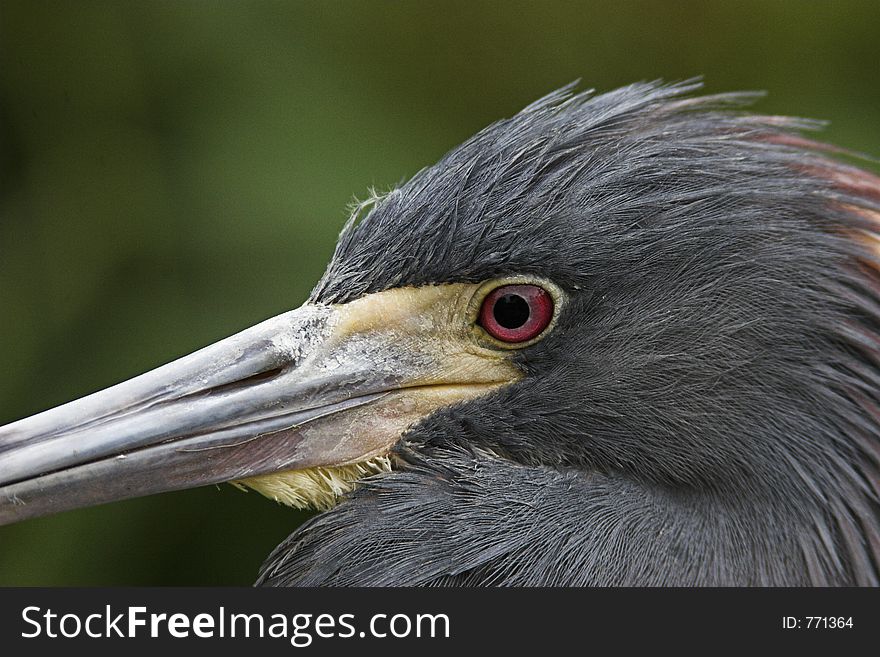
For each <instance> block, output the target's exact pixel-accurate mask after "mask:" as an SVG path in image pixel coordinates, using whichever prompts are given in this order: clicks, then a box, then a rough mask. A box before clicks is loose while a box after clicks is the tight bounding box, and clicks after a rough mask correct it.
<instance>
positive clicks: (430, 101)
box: [0, 0, 880, 585]
mask: <svg viewBox="0 0 880 657" xmlns="http://www.w3.org/2000/svg"><path fill="white" fill-rule="evenodd" d="M878 34H880V3H878V2H877V1H876V0H866V1H864V2H834V3H831V2H815V3H813V2H809V3H808V2H795V1H791V2H766V1H763V0H754V1H751V2H711V3H707V2H677V3H670V2H659V1H658V2H648V1H643V2H621V1H620V0H617V1H614V2H586V3H567V2H540V3H520V2H509V1H505V2H474V0H470V1H464V2H438V3H427V2H409V3H403V2H395V3H392V2H268V1H261V2H235V3H233V2H225V3H220V2H171V1H167V2H121V1H117V2H34V1H32V0H29V1H23V2H10V1H8V0H2V1H0V183H2V186H0V373H2V376H0V424H3V423H5V422H7V421H12V420H15V419H18V418H20V417H23V416H26V415H29V414H32V413H35V412H37V411H40V410H43V409H45V408H48V407H50V406H54V405H56V404H59V403H62V402H64V401H68V400H70V399H73V398H75V397H79V396H82V395H84V394H86V393H89V392H92V391H94V390H97V389H99V388H103V387H105V386H107V385H110V384H113V383H115V382H118V381H120V380H122V379H125V378H128V377H130V376H133V375H135V374H139V373H141V372H142V371H145V370H147V369H149V368H151V367H154V366H156V365H159V364H161V363H163V362H166V361H168V360H171V359H172V358H174V357H177V356H180V355H183V354H185V353H188V352H190V351H193V350H194V349H196V348H198V347H201V346H203V345H205V344H208V343H210V342H212V341H214V340H216V339H219V338H222V337H225V336H226V335H229V334H231V333H233V332H235V331H237V330H239V329H242V328H244V327H246V326H248V325H250V324H253V323H255V322H256V321H258V320H261V319H264V318H267V317H269V316H272V315H275V314H277V313H279V312H282V311H284V310H287V309H289V308H292V307H294V306H297V305H299V304H300V303H301V302H302V301H303V300H304V298H305V297H306V295H307V294H308V291H309V290H310V288H311V286H312V285H313V283H314V282H315V281H316V279H317V278H318V277H319V276H320V274H321V272H322V270H323V266H324V264H325V262H326V261H327V259H328V258H329V257H330V254H331V253H332V249H333V244H334V240H335V237H336V235H337V234H338V231H339V229H340V227H341V225H342V223H343V221H344V220H345V218H346V216H347V212H346V209H345V208H346V205H347V204H348V203H349V202H350V201H352V198H353V196H354V195H358V196H361V197H363V196H365V195H366V192H367V189H368V187H370V186H375V187H377V188H379V189H387V188H388V187H390V186H391V185H393V184H395V183H397V182H399V181H401V180H403V179H405V178H407V177H409V176H411V175H412V174H413V173H415V172H416V171H418V170H419V169H420V168H422V167H424V166H427V165H429V164H431V163H432V162H433V161H435V160H436V159H437V158H438V157H439V156H441V155H442V154H443V153H444V152H445V151H446V150H448V149H449V148H451V147H453V146H454V145H455V144H457V143H458V142H459V141H461V140H463V139H464V138H466V137H468V136H469V135H470V134H472V133H473V132H475V131H476V130H478V129H479V128H481V127H483V126H485V125H486V124H488V123H489V122H491V121H493V120H495V119H498V118H501V117H504V116H509V115H510V114H512V113H514V112H516V111H517V110H518V109H519V108H521V107H522V106H524V105H526V104H527V103H529V102H531V101H532V100H534V99H535V98H537V97H538V96H540V95H542V94H544V93H546V92H548V91H550V90H552V89H554V88H556V87H559V86H561V85H563V84H565V83H567V82H570V81H571V80H573V79H576V78H581V79H582V80H583V85H582V86H583V87H596V88H598V89H600V90H604V89H608V88H611V87H614V86H618V85H621V84H626V83H629V82H632V81H636V80H643V79H654V78H658V77H662V78H665V79H670V80H673V79H681V78H687V77H691V76H694V75H704V76H705V79H706V86H707V89H708V90H709V91H723V90H735V89H765V90H767V91H768V92H769V93H770V95H769V97H768V98H767V99H766V100H764V101H762V102H761V103H760V105H759V109H760V110H761V111H764V112H770V113H783V114H798V115H801V116H809V117H815V118H822V119H828V120H829V121H831V125H830V127H829V128H828V129H827V130H826V132H825V134H824V136H823V138H824V139H826V140H828V141H832V142H834V143H837V144H839V145H842V146H846V147H849V148H852V149H856V150H860V151H864V152H868V153H873V154H874V155H880V130H878V125H880V84H878V77H877V71H878V67H880V39H878ZM304 517H305V515H304V514H302V513H300V512H296V511H291V510H289V509H287V508H283V507H279V506H277V505H275V504H274V503H272V502H269V501H267V500H265V499H263V498H262V497H260V496H258V495H257V494H256V493H249V494H243V493H241V492H238V491H236V490H234V489H233V488H232V487H230V486H222V487H220V488H206V489H201V490H195V491H189V492H185V493H174V494H166V495H162V496H158V497H155V498H151V499H145V500H134V501H130V502H123V503H118V504H113V505H109V506H105V507H102V508H97V509H87V510H82V511H77V512H71V513H67V514H63V515H61V516H58V517H54V518H46V519H40V520H32V521H28V522H25V523H22V524H20V525H17V526H13V527H4V528H0V585H13V584H25V585H30V584H85V585H92V584H247V583H249V582H251V581H253V579H254V577H255V575H256V571H257V567H258V565H259V564H260V562H261V560H262V558H263V557H264V556H266V555H267V554H268V552H269V551H270V549H271V548H272V547H273V546H274V545H275V544H277V543H278V542H279V541H280V540H281V539H282V538H283V537H284V536H286V535H287V534H288V533H289V532H290V531H291V530H292V529H293V528H294V527H295V526H296V525H297V524H298V523H299V522H301V521H302V520H303V518H304Z"/></svg>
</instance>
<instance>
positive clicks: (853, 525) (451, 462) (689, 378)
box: [0, 80, 880, 586]
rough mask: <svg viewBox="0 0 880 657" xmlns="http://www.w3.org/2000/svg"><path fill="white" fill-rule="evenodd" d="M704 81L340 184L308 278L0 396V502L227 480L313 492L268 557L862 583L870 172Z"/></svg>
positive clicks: (875, 535) (515, 577)
mask: <svg viewBox="0 0 880 657" xmlns="http://www.w3.org/2000/svg"><path fill="white" fill-rule="evenodd" d="M700 85H701V83H700V82H699V81H698V80H696V81H695V80H691V81H685V82H677V83H666V82H662V81H655V82H642V83H636V84H632V85H629V86H625V87H622V88H618V89H616V90H612V91H608V92H604V93H596V92H595V91H578V90H577V89H576V87H575V86H574V85H569V86H567V87H564V88H562V89H560V90H558V91H555V92H553V93H551V94H549V95H547V96H545V97H543V98H541V99H540V100H538V101H536V102H534V103H532V104H531V105H529V106H527V107H526V108H525V109H523V110H522V111H521V112H519V113H517V114H515V115H513V116H512V117H511V118H508V119H505V120H501V121H499V122H497V123H494V124H492V125H490V126H489V127H487V128H485V129H484V130H482V131H481V132H479V133H478V134H476V135H475V136H474V137H472V138H470V139H469V140H467V141H466V142H464V143H463V144H462V145H460V146H458V147H457V148H455V149H453V150H451V151H450V152H449V153H447V154H446V155H445V156H444V157H443V158H442V159H440V161H439V162H438V163H437V164H436V165H434V166H431V167H428V168H425V169H423V170H422V171H420V172H419V173H417V174H416V175H415V176H413V177H412V178H411V179H410V180H408V181H406V182H405V183H403V184H401V185H399V186H398V187H396V188H394V189H392V190H391V191H389V192H387V193H384V194H374V195H372V196H371V197H370V198H369V199H367V200H366V201H364V202H362V203H359V204H357V206H356V207H355V208H354V211H353V212H352V214H351V218H350V219H349V221H348V222H347V223H346V224H345V226H344V228H343V230H342V232H341V234H340V236H339V240H338V243H337V245H336V248H335V252H334V253H333V256H332V258H331V260H330V262H329V264H328V266H327V269H326V271H325V273H324V275H323V277H322V278H321V279H320V280H319V281H318V283H317V285H316V286H315V287H314V290H313V292H312V293H311V295H310V297H309V299H308V300H307V301H306V303H304V304H303V305H302V306H300V307H299V308H297V309H295V310H292V311H289V312H286V313H284V314H281V315H279V316H277V317H274V318H271V319H268V320H266V321H263V322H262V323H259V324H257V325H255V326H253V327H251V328H249V329H246V330H244V331H242V332H240V333H238V334H236V335H233V336H232V337H229V338H226V339H224V340H221V341H220V342H217V343H215V344H213V345H211V346H209V347H206V348H204V349H202V350H200V351H197V352H195V353H193V354H191V355H189V356H185V357H183V358H181V359H179V360H176V361H173V362H171V363H170V364H168V365H165V366H162V367H159V368H158V369H155V370H153V371H151V372H148V373H146V374H143V375H141V376H138V377H135V378H133V379H131V380H129V381H126V382H123V383H120V384H118V385H116V386H113V387H111V388H108V389H106V390H104V391H100V392H97V393H94V394H92V395H89V396H87V397H84V398H82V399H80V400H77V401H73V402H71V403H68V404H65V405H62V406H59V407H57V408H54V409H51V410H47V411H45V412H42V413H39V414H37V415H34V416H32V417H28V418H25V419H22V420H19V421H17V422H13V423H11V424H8V425H7V426H5V427H3V428H0V523H4V524H5V523H12V522H18V521H21V520H24V519H27V518H33V517H37V516H41V515H45V514H50V513H58V512H61V511H64V510H67V509H73V508H77V507H82V506H86V505H95V504H103V503H107V502H111V501H114V500H120V499H124V498H130V497H135V496H141V495H148V494H153V493H158V492H163V491H171V490H180V489H185V488H190V487H194V486H202V485H208V484H217V483H221V482H230V483H233V484H235V485H236V486H239V487H241V488H245V489H252V490H256V491H258V492H260V493H262V494H264V495H266V496H267V497H269V498H271V499H274V500H276V501H278V502H280V503H282V504H285V505H289V506H293V507H311V508H315V509H317V510H319V511H320V513H318V514H317V515H315V516H313V517H312V518H311V519H310V520H309V521H307V522H306V523H305V524H303V525H302V526H300V527H298V528H296V529H295V530H294V531H293V533H292V534H291V535H290V536H289V538H287V539H286V540H285V541H284V542H283V543H282V544H281V545H279V546H278V547H277V548H276V549H275V550H274V551H273V552H272V554H271V555H270V556H269V557H268V558H267V560H266V561H265V563H264V564H263V565H262V567H261V568H260V570H259V576H258V579H257V583H258V584H261V585H282V586H287V585H302V586H317V585H394V586H410V585H413V586H415V585H513V586H515V585H526V586H553V585H566V586H593V585H597V586H668V585H675V586H700V585H714V586H717V585H725V586H726V585H731V586H751V585H756V586H765V585H766V586H780V585H781V586H789V585H819V586H828V585H862V586H864V585H877V584H878V578H880V178H878V177H877V176H875V175H874V174H872V173H870V172H868V171H867V170H866V169H865V168H864V167H863V166H862V165H861V164H858V163H853V161H852V160H851V159H848V156H847V154H846V153H845V152H843V151H842V150H841V149H837V148H835V147H832V146H828V145H825V144H823V143H821V142H819V141H816V140H815V139H813V138H812V137H811V136H809V131H811V130H814V129H815V128H817V127H818V126H819V124H817V123H816V122H813V121H809V120H805V119H796V118H788V117H780V116H766V115H760V114H756V113H754V112H753V111H752V110H751V109H750V107H749V106H750V104H751V103H752V102H753V101H754V100H755V99H756V97H757V96H758V95H759V94H755V93H751V92H748V93H746V92H736V93H721V94H711V95H707V94H705V93H703V92H700V91H699V87H700ZM255 570H257V568H256V565H255Z"/></svg>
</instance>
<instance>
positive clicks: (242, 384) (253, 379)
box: [169, 365, 285, 401]
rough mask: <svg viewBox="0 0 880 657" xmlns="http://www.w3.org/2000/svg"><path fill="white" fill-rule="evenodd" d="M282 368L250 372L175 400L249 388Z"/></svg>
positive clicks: (211, 395)
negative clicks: (236, 379)
mask: <svg viewBox="0 0 880 657" xmlns="http://www.w3.org/2000/svg"><path fill="white" fill-rule="evenodd" d="M284 369H285V368H284V366H283V365H281V366H278V367H273V368H272V369H269V370H265V371H264V372H257V373H256V374H252V375H251V376H247V377H245V378H243V379H239V380H238V381H230V382H229V383H222V384H220V385H217V386H214V387H212V388H206V389H204V390H197V391H196V392H191V393H189V394H188V395H183V396H182V397H178V398H177V400H178V401H179V400H180V399H191V398H195V397H213V396H215V395H221V394H224V393H227V392H234V391H235V390H243V389H244V388H249V387H250V386H253V385H257V384H259V383H264V382H266V381H271V380H272V379H274V378H276V377H277V376H279V375H280V374H281V373H282V372H284ZM169 401H171V400H169Z"/></svg>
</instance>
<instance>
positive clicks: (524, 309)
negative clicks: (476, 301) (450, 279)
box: [479, 285, 553, 343]
mask: <svg viewBox="0 0 880 657" xmlns="http://www.w3.org/2000/svg"><path fill="white" fill-rule="evenodd" d="M551 319H553V297H551V296H550V294H549V293H548V292H547V291H546V290H545V289H543V288H541V287H538V286H537V285H502V286H501V287H499V288H496V289H494V290H492V291H491V292H490V293H489V295H488V296H487V297H486V298H485V299H483V305H482V307H481V308H480V319H479V324H480V326H482V327H483V328H484V329H486V332H487V333H488V334H489V335H491V336H492V337H493V338H495V339H497V340H501V341H502V342H511V343H513V342H528V341H529V340H531V339H533V338H536V337H537V336H538V335H540V334H541V331H543V330H544V329H545V328H547V325H548V324H549V323H550V320H551Z"/></svg>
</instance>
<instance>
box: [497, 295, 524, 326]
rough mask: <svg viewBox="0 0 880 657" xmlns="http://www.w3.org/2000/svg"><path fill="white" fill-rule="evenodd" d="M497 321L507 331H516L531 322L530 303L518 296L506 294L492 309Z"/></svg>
mask: <svg viewBox="0 0 880 657" xmlns="http://www.w3.org/2000/svg"><path fill="white" fill-rule="evenodd" d="M492 314H493V315H494V316H495V321H496V322H498V323H499V324H500V325H501V326H503V327H504V328H506V329H516V328H519V327H521V326H522V325H523V324H525V323H526V322H527V321H529V302H528V301H526V300H525V299H523V298H522V297H521V296H519V295H518V294H505V295H504V296H503V297H501V298H500V299H498V301H496V302H495V307H494V308H493V309H492Z"/></svg>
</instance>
